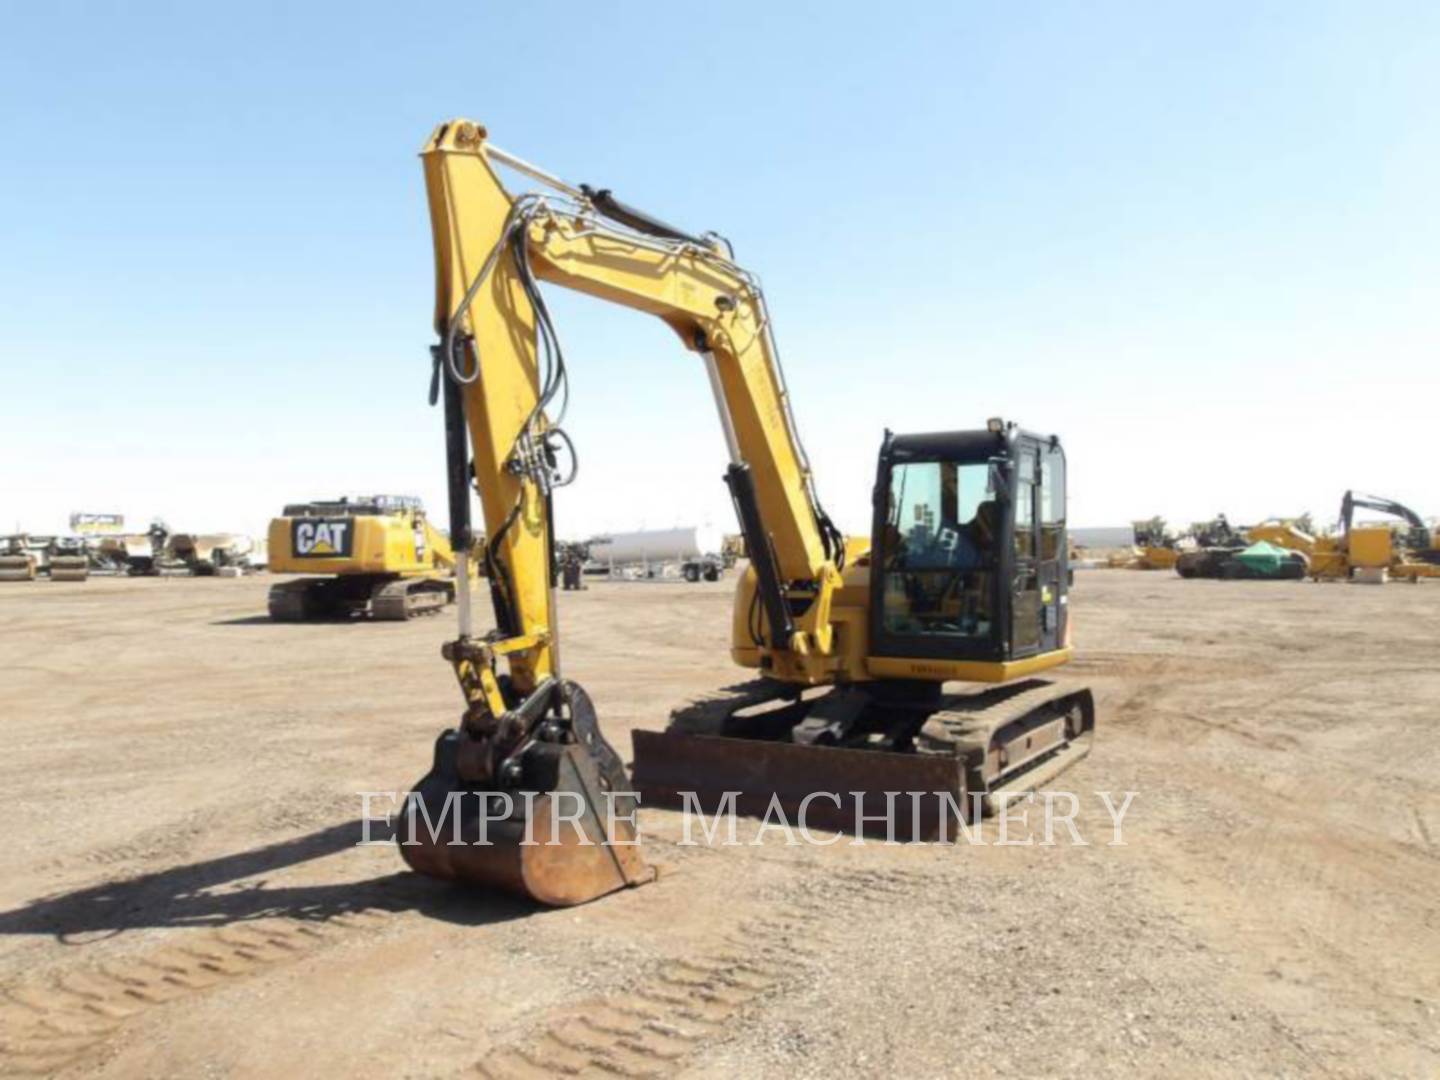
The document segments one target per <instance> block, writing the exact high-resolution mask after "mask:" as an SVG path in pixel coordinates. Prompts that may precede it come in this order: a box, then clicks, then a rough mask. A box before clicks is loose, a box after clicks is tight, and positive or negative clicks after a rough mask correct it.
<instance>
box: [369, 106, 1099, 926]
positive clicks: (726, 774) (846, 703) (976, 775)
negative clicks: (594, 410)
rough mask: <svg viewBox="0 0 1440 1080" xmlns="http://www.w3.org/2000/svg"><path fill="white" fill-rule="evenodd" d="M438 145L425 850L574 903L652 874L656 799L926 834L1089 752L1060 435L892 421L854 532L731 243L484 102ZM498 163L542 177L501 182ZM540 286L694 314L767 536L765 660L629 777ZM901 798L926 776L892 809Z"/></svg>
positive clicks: (750, 633)
mask: <svg viewBox="0 0 1440 1080" xmlns="http://www.w3.org/2000/svg"><path fill="white" fill-rule="evenodd" d="M421 158H422V161H423V164H424V172H425V181H426V189H427V194H428V200H429V208H430V217H431V223H432V229H433V238H434V243H435V265H436V285H437V288H436V307H435V328H436V330H437V332H438V334H439V337H440V343H439V344H438V345H437V346H435V347H434V348H433V350H432V362H433V370H432V381H431V400H432V403H433V402H435V401H436V400H437V399H440V398H441V397H443V403H444V417H445V431H446V444H447V459H448V486H449V495H450V535H451V537H452V540H453V542H454V545H455V560H456V563H457V566H458V568H459V570H458V573H457V587H458V604H457V610H458V616H459V635H458V637H457V638H456V639H455V640H453V641H450V642H448V643H447V644H446V645H445V646H444V649H443V654H444V656H445V657H446V659H448V660H449V662H450V663H451V664H452V665H453V667H454V669H455V673H456V675H457V677H458V680H459V683H460V688H461V691H462V693H463V695H464V698H465V703H466V704H465V708H464V712H463V714H462V716H461V719H460V721H459V723H458V725H457V726H456V727H454V728H452V729H448V730H446V731H444V732H442V733H441V735H440V736H439V739H438V740H437V743H436V746H435V752H434V762H433V765H432V768H431V770H430V772H429V773H428V774H427V775H426V776H425V777H424V778H423V779H422V780H421V781H420V782H419V784H418V785H417V787H416V788H415V790H414V791H413V792H412V793H411V795H410V797H409V798H408V799H407V801H406V803H405V806H404V808H403V809H402V811H401V814H400V817H399V820H398V822H397V840H398V842H399V845H400V850H401V853H402V855H403V857H404V858H405V860H406V861H407V863H408V864H409V865H410V866H411V867H412V868H413V869H415V870H417V871H419V872H421V873H425V874H429V875H433V876H436V877H440V878H447V879H458V880H461V881H465V882H470V883H474V884H478V885H485V886H492V887H496V888H500V889H505V890H509V891H511V892H515V893H519V894H521V895H524V896H527V897H530V898H533V899H535V900H537V901H540V902H542V903H545V904H552V905H565V904H575V903H581V902H584V901H587V900H590V899H593V898H594V897H597V896H601V895H603V894H605V893H608V892H610V891H612V890H614V889H617V888H621V887H623V886H625V885H637V884H640V883H643V882H645V881H648V880H650V879H651V877H652V876H653V872H652V870H651V869H650V868H649V867H648V865H647V864H646V861H645V859H644V857H643V856H642V855H641V853H640V850H639V848H638V847H637V846H635V845H634V843H633V842H634V841H635V840H636V837H637V832H636V826H635V823H634V816H633V811H634V809H635V805H636V801H637V796H638V799H639V801H640V802H642V803H644V804H646V805H650V804H656V803H658V804H662V805H684V804H687V803H688V804H692V805H694V806H698V807H702V808H706V809H716V810H718V809H720V808H723V807H726V806H727V805H729V806H733V807H734V809H736V810H737V811H738V812H741V813H750V814H758V813H765V812H768V809H769V808H770V807H772V805H775V806H778V807H780V808H782V809H784V810H785V811H786V812H787V813H789V814H791V815H792V817H791V818H790V820H795V817H794V816H793V815H795V814H796V812H797V811H802V810H808V811H809V813H808V823H809V824H810V825H814V826H817V827H822V828H826V827H829V828H835V829H837V830H846V831H848V830H850V829H851V828H852V826H855V825H857V824H858V825H859V826H860V827H863V828H873V827H874V826H873V824H872V823H873V822H874V821H878V820H881V819H883V818H884V817H885V816H886V812H887V810H888V811H893V813H892V814H891V817H892V819H895V818H898V819H899V820H898V821H895V820H892V821H891V823H890V824H891V825H892V826H894V827H895V830H896V832H897V833H898V834H902V835H903V836H904V837H905V838H913V839H926V838H929V837H932V836H934V835H936V833H937V831H938V832H940V833H943V832H944V826H945V823H946V817H945V815H946V814H947V813H948V810H946V809H945V807H946V806H951V807H966V806H977V805H978V804H983V803H984V801H985V800H987V799H994V798H995V797H997V796H999V795H1001V794H1002V793H1004V792H1007V791H1024V790H1029V789H1030V788H1032V787H1033V786H1034V785H1037V784H1041V783H1044V782H1046V781H1048V780H1049V779H1050V778H1052V777H1054V776H1055V775H1056V774H1057V773H1058V772H1060V771H1061V770H1062V769H1064V768H1065V767H1067V766H1069V765H1070V764H1072V763H1073V762H1075V761H1076V760H1077V759H1078V758H1080V757H1081V756H1083V755H1084V754H1085V753H1086V752H1087V751H1088V749H1089V744H1090V740H1091V737H1092V731H1093V726H1094V719H1095V709H1094V703H1093V699H1092V696H1091V693H1090V691H1089V690H1088V689H1087V688H1086V687H1084V686H1082V685H1079V684H1076V683H1065V682H1060V681H1055V680H1053V679H1051V678H1048V677H1046V676H1048V675H1049V674H1050V673H1052V672H1053V671H1054V670H1055V669H1057V668H1059V667H1060V666H1061V665H1063V664H1064V663H1065V662H1066V661H1067V660H1069V659H1070V658H1071V655H1072V652H1073V647H1072V644H1071V641H1070V619H1069V606H1068V596H1067V592H1068V587H1069V568H1068V565H1067V560H1068V544H1067V542H1066V530H1065V473H1066V463H1065V453H1064V450H1063V449H1062V447H1061V445H1060V441H1059V439H1058V438H1056V437H1055V436H1042V435H1036V434H1032V433H1030V432H1027V431H1024V430H1021V429H1020V428H1019V427H1017V426H1016V425H1014V424H1012V423H1006V422H1004V421H1001V420H991V421H989V422H988V423H987V424H986V426H985V427H984V428H981V429H979V430H973V431H947V432H935V433H928V434H918V435H892V434H890V433H888V432H887V433H886V435H885V438H884V440H883V442H882V444H881V446H880V451H879V458H878V469H877V473H876V476H875V478H874V481H873V483H874V487H873V523H872V530H871V535H870V536H869V537H849V538H847V537H845V536H843V535H842V534H841V533H840V531H839V530H838V529H837V528H836V527H835V526H834V525H833V524H832V522H831V519H830V518H829V517H828V516H827V515H826V513H825V511H824V510H823V508H822V507H821V504H820V502H819V500H818V498H817V497H816V491H815V486H814V483H813V480H812V476H811V469H810V465H809V463H808V461H807V460H806V456H805V453H804V451H803V449H802V447H801V443H800V440H799V438H798V435H797V433H796V425H795V421H794V418H793V416H792V414H791V407H790V401H789V398H788V395H787V393H786V388H785V382H784V379H783V376H782V373H781V367H780V361H779V354H778V352H777V350H776V345H775V338H774V334H773V328H772V324H771V320H770V315H769V313H768V311H767V309H766V305H765V298H764V296H763V294H762V292H761V289H760V284H759V281H758V280H757V279H756V278H755V276H754V275H752V274H751V273H749V272H748V271H746V270H745V269H743V268H742V267H741V266H740V265H739V264H738V263H737V262H736V261H735V258H734V255H733V252H732V251H731V248H730V245H729V244H728V243H727V242H726V241H725V240H724V239H722V238H721V237H719V236H718V235H716V234H713V233H707V234H704V235H693V234H690V233H687V232H684V231H681V230H680V229H677V228H674V227H672V226H670V225H667V224H665V223H664V222H662V221H659V220H658V219H656V218H654V217H651V216H650V215H649V214H647V213H644V212H642V211H639V210H636V209H634V208H632V207H629V206H627V205H625V204H624V203H622V202H620V201H618V200H617V199H616V198H615V197H614V196H613V195H612V194H611V193H610V192H609V191H605V190H595V189H593V188H590V187H587V186H583V185H582V186H578V187H577V186H573V185H571V184H568V183H566V182H564V181H562V180H561V179H559V178H558V177H555V176H552V175H550V174H548V173H546V172H545V171H543V170H541V169H539V168H537V167H535V166H533V165H531V164H529V163H528V162H525V161H524V160H522V159H520V158H517V157H515V156H514V155H512V154H509V153H507V152H505V151H503V150H501V149H499V148H498V147H496V146H495V145H494V144H493V143H491V142H490V141H489V138H488V136H487V133H486V130H485V128H484V127H482V126H481V125H479V124H476V123H473V122H470V121H467V120H455V121H452V122H449V123H445V124H441V125H440V126H439V127H438V128H437V129H436V130H435V132H434V134H433V135H432V136H431V138H430V140H429V142H428V143H427V144H426V146H425V148H424V150H423V151H422V153H421ZM498 166H504V167H506V168H508V169H511V170H513V171H515V172H518V173H520V174H523V175H525V176H528V177H529V178H531V179H532V180H536V181H538V182H539V183H540V184H542V185H543V186H544V190H543V191H537V192H532V193H529V194H524V195H519V196H512V195H511V194H510V193H509V192H508V191H507V190H506V188H505V187H504V186H503V184H502V182H501V180H500V176H499V174H498V172H497V167H498ZM542 282H544V283H549V284H553V285H560V286H564V287H566V288H570V289H574V290H576V291H578V292H581V293H585V294H588V295H590V296H593V297H597V298H599V299H601V300H606V301H610V302H612V303H616V304H620V305H622V306H625V307H629V308H633V309H635V310H637V311H641V312H645V313H647V314H650V315H653V316H655V317H657V318H659V319H660V320H662V321H663V322H665V323H666V324H667V325H668V326H670V328H671V329H672V330H674V331H675V333H676V335H677V337H678V338H679V339H680V344H681V346H682V347H683V348H684V349H686V350H688V351H689V352H690V353H691V354H692V355H693V357H694V360H693V362H694V363H695V366H696V367H697V368H699V369H700V370H702V371H703V372H704V373H705V375H706V376H707V377H708V379H709V382H710V385H711V388H712V389H713V391H714V396H715V404H716V409H717V412H718V415H719V421H720V423H719V427H720V430H721V431H722V432H723V435H724V443H725V446H726V448H727V450H728V453H729V465H728V468H727V469H726V472H725V483H726V484H727V486H728V488H729V493H730V496H731V499H732V501H733V503H734V506H735V510H736V514H737V516H738V519H739V523H740V527H741V530H742V532H743V535H744V541H745V548H746V550H747V552H748V554H749V560H750V562H749V565H748V567H747V568H746V569H745V571H744V573H743V574H742V575H741V576H740V578H739V581H738V585H737V589H736V594H735V606H734V615H733V624H732V645H731V654H732V656H733V658H734V660H735V661H736V663H738V664H739V665H740V666H742V667H744V668H748V669H751V670H752V671H754V672H755V673H756V674H757V676H758V677H756V678H755V679H753V680H752V681H750V682H748V683H746V684H743V685H742V686H740V687H738V688H734V689H732V690H731V691H727V692H723V693H718V694H715V695H712V696H708V697H706V698H704V699H701V700H698V701H695V702H691V703H689V704H687V705H685V706H683V707H681V708H679V709H677V710H676V712H675V713H674V714H673V716H672V719H671V723H670V725H669V727H668V728H667V730H665V731H663V732H659V731H636V732H635V733H634V750H635V755H634V757H635V760H634V776H633V787H632V782H631V781H630V780H629V779H628V778H627V777H626V774H625V771H624V767H623V765H622V762H621V759H620V756H619V755H618V754H617V753H616V752H615V750H614V749H613V748H612V747H611V746H610V744H609V743H608V742H607V741H606V739H605V738H604V736H603V735H602V734H601V731H600V728H599V725H598V722H597V719H596V715H595V710H594V707H593V706H592V704H591V701H590V698H589V697H588V695H587V694H586V693H585V691H584V690H583V689H582V688H581V687H580V686H579V685H578V684H576V683H575V682H574V681H572V680H570V679H567V678H566V677H565V676H564V674H563V668H562V666H561V656H562V652H561V649H560V643H561V637H560V626H559V623H558V620H557V615H558V612H557V603H556V590H555V586H556V578H557V573H558V567H557V559H556V543H555V522H554V506H553V504H554V498H553V495H554V492H555V490H556V489H557V488H559V487H563V486H564V485H565V484H566V483H568V482H569V481H570V480H572V479H573V477H574V472H575V470H574V465H573V462H574V457H573V454H574V451H573V447H572V446H571V444H570V440H569V439H568V437H567V436H566V435H565V434H564V431H563V429H562V427H561V423H562V421H563V417H564V412H565V401H566V393H567V380H566V362H567V360H566V356H565V353H564V351H563V349H562V348H561V344H560V340H559V337H558V336H557V333H556V330H555V327H554V325H553V323H552V321H551V318H550V314H549V312H548V309H547V307H546V302H545V297H544V294H543V293H542V291H541V288H540V285H541V283H542ZM472 484H473V487H474V488H475V489H476V490H477V491H478V495H479V501H480V504H481V507H482V509H483V512H484V530H485V537H486V545H485V554H484V559H485V562H486V568H487V570H488V579H489V589H490V599H491V602H492V604H493V607H494V612H495V629H494V630H493V631H492V632H489V633H486V634H483V635H477V634H476V633H475V630H474V622H473V612H472V608H471V598H470V592H469V576H468V574H467V572H466V564H467V561H468V560H469V559H470V558H472V557H473V556H472V555H471V551H472V544H473V543H475V542H476V541H477V540H478V536H477V533H476V530H475V529H474V527H473V526H472V522H471V520H470V494H471V488H472ZM956 683H964V684H966V685H965V686H963V687H962V686H957V685H956ZM896 793H918V794H922V795H927V796H935V798H934V799H933V801H932V800H930V799H926V800H925V802H924V805H923V806H921V805H920V804H919V803H918V802H916V801H915V800H913V799H912V800H910V801H906V802H903V803H902V804H901V805H900V807H897V806H896V799H895V796H896ZM737 796H738V797H737ZM727 799H729V800H733V802H729V803H728V804H727ZM946 800H948V802H947V801H946ZM937 808H938V809H937ZM862 818H868V819H870V821H869V822H866V821H863V820H862ZM562 826H564V827H562Z"/></svg>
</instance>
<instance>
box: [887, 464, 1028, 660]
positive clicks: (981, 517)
mask: <svg viewBox="0 0 1440 1080" xmlns="http://www.w3.org/2000/svg"><path fill="white" fill-rule="evenodd" d="M887 498H888V503H887V508H886V517H885V530H884V536H883V538H882V539H883V545H884V550H883V552H882V553H881V558H880V560H879V562H880V569H881V572H882V574H883V575H884V577H883V588H882V594H881V598H882V616H881V617H882V624H883V628H884V630H885V632H886V633H889V634H897V635H904V636H907V637H910V636H915V635H934V636H938V637H946V638H989V637H990V635H991V631H992V629H993V622H994V619H995V611H994V590H993V588H992V582H993V578H994V575H995V573H996V571H997V551H998V540H999V536H1000V505H999V502H998V501H997V499H996V493H995V491H994V490H993V488H992V486H991V474H990V466H989V464H988V462H967V463H961V462H953V461H916V462H908V463H906V464H901V465H896V466H895V467H894V468H893V469H892V470H891V472H890V485H889V491H888V493H887Z"/></svg>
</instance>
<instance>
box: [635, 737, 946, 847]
mask: <svg viewBox="0 0 1440 1080" xmlns="http://www.w3.org/2000/svg"><path fill="white" fill-rule="evenodd" d="M633 738H634V745H635V781H634V783H635V789H636V790H637V791H638V792H640V796H641V799H642V803H643V805H645V806H667V807H671V808H673V809H681V810H689V811H690V812H701V813H707V814H711V815H713V814H716V813H718V812H729V811H730V810H731V808H733V812H734V813H736V814H740V815H743V816H746V817H762V818H763V817H765V816H766V814H767V812H768V811H769V810H770V806H771V800H772V799H776V800H778V805H779V806H780V808H781V810H782V811H783V812H784V816H785V821H786V822H787V823H790V824H792V825H794V824H801V823H802V822H803V824H804V825H805V826H806V827H807V828H812V829H825V830H829V831H832V832H843V833H865V834H869V835H874V836H883V837H885V838H887V839H894V840H907V841H910V840H920V841H933V840H936V839H939V838H940V837H941V836H954V835H955V829H956V823H957V817H959V816H963V817H967V818H968V816H969V810H968V808H967V800H966V794H965V791H966V784H965V769H964V767H963V764H962V763H961V762H960V761H958V760H957V759H956V758H954V757H952V756H949V755H938V754H937V755H926V754H895V753H887V752H884V751H877V750H855V749H841V748H837V747H833V746H803V745H800V744H798V743H792V742H776V741H771V740H766V739H745V738H727V737H724V736H718V735H691V734H685V733H679V732H670V731H666V732H659V731H639V730H637V731H635V732H634V733H633ZM947 800H948V801H947ZM942 815H945V816H946V820H943V821H942Z"/></svg>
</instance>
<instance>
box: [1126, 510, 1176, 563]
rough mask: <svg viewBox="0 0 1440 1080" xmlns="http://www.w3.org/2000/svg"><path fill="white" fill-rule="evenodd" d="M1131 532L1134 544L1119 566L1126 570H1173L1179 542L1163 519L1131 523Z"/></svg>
mask: <svg viewBox="0 0 1440 1080" xmlns="http://www.w3.org/2000/svg"><path fill="white" fill-rule="evenodd" d="M1132 530H1133V536H1134V543H1133V545H1132V546H1131V549H1130V557H1129V558H1128V559H1124V561H1123V562H1121V564H1120V565H1122V566H1123V567H1124V568H1125V569H1127V570H1173V569H1175V561H1176V560H1177V559H1178V558H1179V557H1180V549H1179V543H1180V540H1179V538H1178V537H1177V536H1176V535H1175V534H1174V533H1173V532H1171V531H1170V529H1168V528H1167V527H1166V525H1165V519H1164V518H1162V517H1153V518H1147V519H1146V520H1144V521H1136V522H1133V523H1132ZM1112 565H1113V564H1112Z"/></svg>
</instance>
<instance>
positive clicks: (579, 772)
mask: <svg viewBox="0 0 1440 1080" xmlns="http://www.w3.org/2000/svg"><path fill="white" fill-rule="evenodd" d="M566 692H567V694H568V695H569V703H570V708H571V710H572V713H574V714H575V717H574V719H575V730H576V732H577V734H578V735H579V740H578V741H574V742H563V743H555V742H540V741H536V742H534V743H532V744H530V746H528V747H527V748H526V749H525V750H524V751H523V752H522V756H521V758H520V763H521V770H522V775H521V778H520V782H519V783H518V784H516V785H514V786H513V787H506V788H504V789H501V790H481V789H476V788H475V787H474V786H473V785H468V784H467V783H466V782H465V781H464V780H463V779H462V778H461V776H460V773H459V770H458V768H457V764H456V762H457V754H458V750H459V746H460V741H461V738H462V736H461V734H460V733H459V732H457V731H447V732H445V733H443V734H442V735H441V736H440V738H439V739H438V740H437V741H436V743H435V762H434V765H433V766H432V768H431V770H430V772H429V773H428V774H427V775H426V776H425V777H424V779H422V780H421V781H420V783H419V784H417V785H416V787H415V789H414V791H412V792H411V794H410V798H409V799H408V800H407V802H406V805H405V807H404V809H403V810H402V811H401V815H400V818H399V821H398V822H397V829H396V837H395V839H396V841H397V843H398V844H399V845H400V852H401V855H402V856H403V857H404V859H405V862H406V863H407V864H408V865H409V866H410V868H411V869H412V870H415V871H417V872H418V873H421V874H426V875H428V876H430V877H436V878H441V879H445V880H450V881H458V882H462V883H464V884H467V885H474V886H480V887H484V888H493V889H499V890H502V891H504V892H508V893H512V894H514V895H516V896H521V897H526V898H529V899H531V900H534V901H536V902H538V903H541V904H546V905H549V906H552V907H568V906H571V905H574V904H583V903H585V902H587V901H589V900H594V899H596V898H597V897H600V896H604V895H605V894H606V893H611V892H614V891H615V890H616V889H620V888H623V887H625V886H627V885H641V884H644V883H645V882H647V881H651V880H653V878H654V876H655V872H654V870H653V869H652V868H651V867H650V866H648V865H647V864H646V862H645V860H644V857H643V856H642V855H641V854H640V849H639V847H638V844H639V838H638V836H637V834H636V830H635V826H634V799H633V797H631V796H627V795H624V794H619V795H618V796H612V795H611V792H617V793H618V792H620V791H621V789H623V788H624V786H625V785H624V772H623V770H622V769H620V767H619V759H618V758H613V763H612V762H611V760H610V758H611V756H613V755H614V751H613V750H612V749H611V748H610V747H609V745H608V744H606V743H604V742H603V739H601V738H600V736H599V735H598V732H597V731H596V730H595V729H594V727H593V710H591V709H590V705H589V699H588V698H586V697H584V694H583V691H580V690H579V688H578V687H574V686H573V684H571V685H570V686H569V687H567V688H566ZM582 712H585V713H587V714H588V715H587V717H584V718H582V717H581V715H580V714H581V713H582ZM590 735H593V736H594V739H595V741H590V739H589V737H588V736H590ZM607 765H608V766H610V770H609V771H612V772H615V773H617V775H615V776H612V777H609V778H607V777H605V776H603V775H602V768H604V767H605V766H607ZM617 781H618V782H617Z"/></svg>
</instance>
